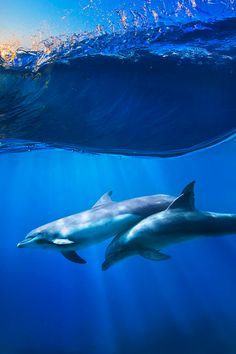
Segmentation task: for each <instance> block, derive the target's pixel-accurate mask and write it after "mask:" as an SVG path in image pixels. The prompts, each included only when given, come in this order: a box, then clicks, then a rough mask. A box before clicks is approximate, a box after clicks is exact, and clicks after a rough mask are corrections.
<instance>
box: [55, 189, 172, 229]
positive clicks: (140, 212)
mask: <svg viewBox="0 0 236 354" xmlns="http://www.w3.org/2000/svg"><path fill="white" fill-rule="evenodd" d="M173 200H174V197H172V196H169V195H164V194H163V195H162V194H157V195H151V196H145V197H140V198H133V199H128V200H125V201H122V202H111V203H106V204H104V205H99V206H96V207H94V208H92V209H89V210H86V211H84V212H81V213H78V214H74V215H71V216H68V217H65V218H63V219H62V220H63V221H64V222H65V223H66V222H68V223H70V224H71V223H73V222H74V223H82V222H86V223H87V222H96V221H97V220H101V218H112V217H115V216H117V215H124V214H132V215H136V216H138V217H140V220H141V219H143V218H145V217H147V216H149V215H152V214H155V213H158V212H160V211H163V210H165V209H166V208H167V207H168V206H169V205H170V204H171V202H172V201H173ZM59 222H60V220H59Z"/></svg>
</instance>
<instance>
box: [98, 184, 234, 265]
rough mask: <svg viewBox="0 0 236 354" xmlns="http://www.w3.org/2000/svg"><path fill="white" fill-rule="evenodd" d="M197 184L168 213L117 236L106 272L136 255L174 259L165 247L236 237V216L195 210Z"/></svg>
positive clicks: (111, 244)
mask: <svg viewBox="0 0 236 354" xmlns="http://www.w3.org/2000/svg"><path fill="white" fill-rule="evenodd" d="M194 184H195V181H193V182H191V183H190V184H189V185H188V186H187V187H186V188H185V189H184V191H183V193H182V194H181V195H180V196H179V197H178V198H176V199H175V200H174V201H173V202H172V203H171V204H170V205H169V207H168V208H167V209H166V210H164V211H162V212H160V213H158V214H153V215H151V216H149V217H147V218H145V219H143V220H142V221H140V222H139V223H137V224H136V225H135V226H134V227H132V228H131V229H129V230H128V231H126V232H124V233H122V234H119V235H117V236H116V237H115V238H114V239H113V240H112V242H111V243H110V244H109V245H108V247H107V250H106V254H105V261H104V262H103V264H102V269H103V270H106V269H108V268H109V267H110V266H111V265H113V264H114V263H116V262H118V261H120V260H122V259H124V258H126V257H128V256H133V255H140V256H142V257H144V258H147V259H150V260H154V261H162V260H167V259H169V258H170V256H169V255H167V254H165V253H163V252H161V249H162V248H165V247H168V246H170V245H173V244H177V243H180V242H183V241H187V240H192V239H197V238H203V237H208V236H222V235H228V234H236V214H220V213H213V212H205V211H199V210H197V209H195V202H194Z"/></svg>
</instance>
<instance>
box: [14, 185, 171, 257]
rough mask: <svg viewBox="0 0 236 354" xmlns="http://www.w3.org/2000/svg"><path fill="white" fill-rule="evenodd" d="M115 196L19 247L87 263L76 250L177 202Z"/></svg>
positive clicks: (47, 227) (31, 236)
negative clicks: (45, 251) (119, 199)
mask: <svg viewBox="0 0 236 354" xmlns="http://www.w3.org/2000/svg"><path fill="white" fill-rule="evenodd" d="M111 195H112V192H111V191H110V192H108V193H106V194H104V195H103V196H102V197H101V198H100V199H99V200H98V201H97V203H96V204H95V205H94V206H93V208H91V209H89V210H86V211H83V212H80V213H78V214H75V215H71V216H68V217H65V218H62V219H59V220H56V221H53V222H50V223H48V224H46V225H43V226H41V227H38V228H36V229H35V230H33V231H31V232H30V233H29V234H28V235H27V236H26V238H25V239H24V240H23V241H22V242H20V243H18V245H17V247H19V248H26V247H30V248H33V247H34V248H43V249H51V250H55V251H59V252H61V253H62V255H63V256H64V257H65V258H67V259H69V260H70V261H72V262H75V263H81V264H83V263H86V261H85V260H84V259H82V258H81V257H80V256H79V255H78V254H77V253H76V252H75V251H76V250H78V249H81V248H84V247H87V246H89V245H92V244H95V243H98V242H101V241H104V240H106V239H107V238H109V237H112V236H114V235H116V234H118V233H121V232H124V231H125V230H126V229H129V228H130V227H132V226H134V225H135V224H137V223H138V222H139V221H141V220H142V219H143V218H145V217H147V216H149V215H151V214H154V213H158V212H160V211H162V210H164V209H166V208H167V207H168V206H169V205H170V204H171V202H173V200H174V199H175V198H174V197H172V196H169V195H164V194H159V195H151V196H144V197H139V198H133V199H129V200H125V201H121V202H114V201H112V199H111Z"/></svg>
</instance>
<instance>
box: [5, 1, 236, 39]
mask: <svg viewBox="0 0 236 354" xmlns="http://www.w3.org/2000/svg"><path fill="white" fill-rule="evenodd" d="M144 6H149V7H150V8H153V9H157V11H158V10H160V9H164V11H166V14H168V15H166V16H167V17H168V16H169V14H172V15H173V13H174V16H175V15H176V14H175V12H176V10H177V17H178V20H181V16H182V15H187V16H188V15H189V14H190V16H189V17H190V20H191V15H192V14H193V15H197V16H208V17H209V18H214V16H218V15H219V14H223V15H224V16H229V15H230V14H231V12H232V11H234V6H235V0H225V1H224V2H222V1H218V0H180V1H178V0H134V1H132V0H124V1H122V0H35V1H32V0H11V1H6V0H1V1H0V23H1V30H0V44H1V43H9V42H14V41H15V42H17V45H21V44H22V45H23V44H30V42H32V38H34V37H39V38H48V37H49V36H51V35H59V34H60V35H61V34H65V33H78V32H80V31H91V30H94V29H95V28H96V25H97V24H101V25H102V24H104V23H105V24H106V25H107V24H108V22H109V20H111V21H112V22H114V21H117V22H119V16H118V15H117V13H116V11H115V10H117V9H119V10H120V9H121V10H122V9H128V8H132V9H136V10H140V9H142V8H143V7H144ZM189 10H190V12H189ZM141 11H142V10H141ZM127 13H128V12H127ZM172 15H171V16H172Z"/></svg>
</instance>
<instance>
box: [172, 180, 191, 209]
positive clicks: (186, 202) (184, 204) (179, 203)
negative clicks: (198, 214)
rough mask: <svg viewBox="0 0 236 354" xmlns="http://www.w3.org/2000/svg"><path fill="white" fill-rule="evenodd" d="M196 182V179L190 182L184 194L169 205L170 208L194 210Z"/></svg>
mask: <svg viewBox="0 0 236 354" xmlns="http://www.w3.org/2000/svg"><path fill="white" fill-rule="evenodd" d="M194 184H195V181H193V182H191V183H189V184H188V185H187V186H186V187H185V188H184V189H183V191H182V194H181V195H180V196H179V197H177V198H176V199H175V200H174V201H173V202H172V203H171V204H170V206H169V207H168V210H171V209H186V210H194V209H195V202H194Z"/></svg>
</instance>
